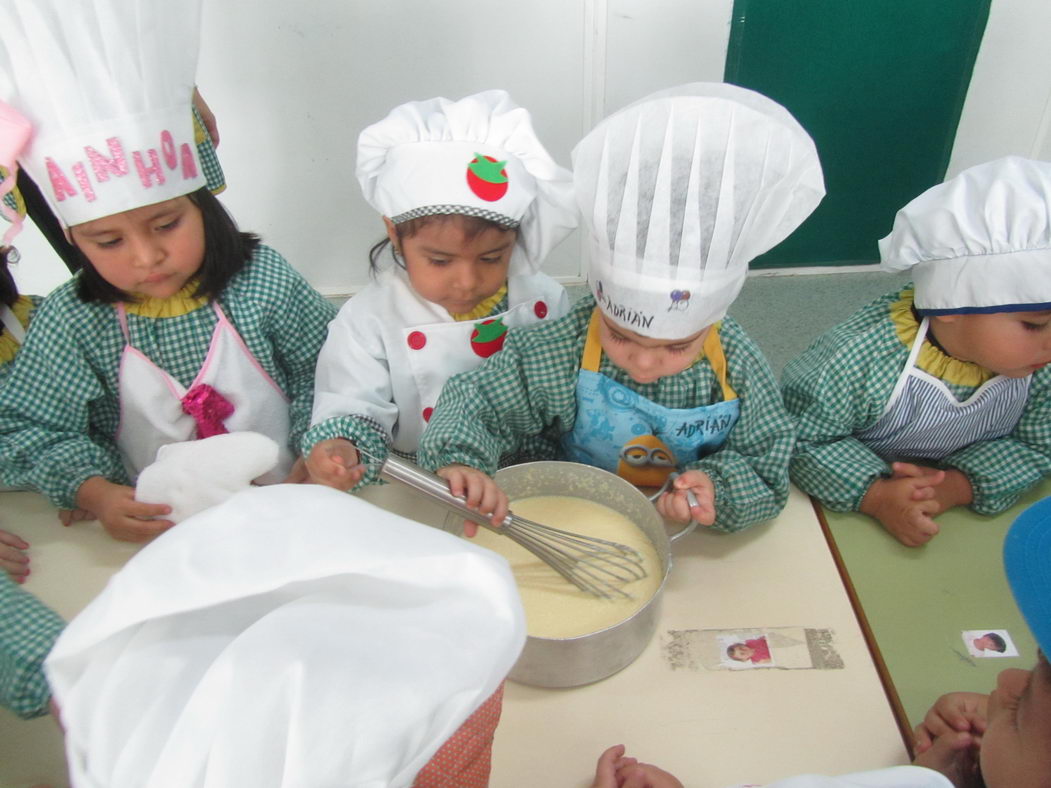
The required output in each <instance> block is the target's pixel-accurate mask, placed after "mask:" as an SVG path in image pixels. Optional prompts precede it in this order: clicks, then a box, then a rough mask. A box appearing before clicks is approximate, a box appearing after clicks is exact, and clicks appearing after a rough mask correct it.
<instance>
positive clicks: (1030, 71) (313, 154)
mask: <svg viewBox="0 0 1051 788" xmlns="http://www.w3.org/2000/svg"><path fill="white" fill-rule="evenodd" d="M732 6H733V2H732V0H308V1H306V2H287V0H205V2H204V30H203V35H202V44H201V59H200V67H199V69H198V75H199V78H198V81H199V84H200V85H201V89H202V92H203V93H204V95H205V97H206V98H207V100H208V101H209V103H210V104H211V106H212V108H213V110H215V113H216V115H217V116H218V118H219V126H220V132H221V135H222V142H221V145H220V148H219V153H220V157H221V159H222V162H223V166H224V169H225V171H226V175H227V181H228V183H229V184H230V185H229V188H228V190H227V192H226V194H225V195H224V196H223V200H224V202H225V203H226V204H227V206H228V207H229V208H230V210H231V211H232V213H233V214H234V216H235V217H236V218H237V220H238V222H239V223H240V224H241V226H242V227H244V228H245V229H251V230H254V231H256V232H259V233H260V234H262V235H263V237H264V239H265V240H266V241H267V242H268V243H270V244H271V245H273V246H274V247H275V248H277V249H278V250H279V251H281V252H282V253H284V254H285V256H286V257H288V258H289V260H291V261H292V263H293V265H295V266H296V267H297V268H299V270H301V271H302V272H303V273H304V274H306V276H307V277H308V278H309V279H310V281H311V282H312V283H313V284H314V285H315V286H316V287H317V288H318V289H320V290H321V291H322V292H324V293H327V294H332V295H338V294H345V293H347V292H350V291H352V290H354V289H356V288H358V287H360V286H361V285H362V284H363V283H364V282H365V281H366V277H367V261H366V252H367V250H368V248H369V246H370V245H371V244H372V243H373V242H374V241H375V240H378V239H379V237H380V236H381V234H382V227H381V224H380V221H379V218H378V217H377V216H376V215H375V214H374V212H373V211H372V210H371V209H370V208H369V207H368V206H367V205H366V204H365V202H364V200H362V198H361V195H360V192H359V189H358V185H357V181H356V180H355V178H354V147H355V140H356V138H357V134H358V132H359V131H360V130H361V128H362V127H363V126H365V125H367V124H368V123H371V122H373V121H376V120H379V119H380V118H381V117H383V116H384V115H385V114H386V112H387V111H388V110H389V109H390V108H391V107H393V106H395V105H396V104H398V103H400V102H403V101H407V100H409V99H414V98H428V97H431V96H436V95H445V96H448V97H460V96H463V95H466V94H468V93H471V92H474V91H477V90H482V89H485V88H491V87H503V88H506V89H507V90H508V91H510V93H511V95H512V96H513V97H514V98H515V99H516V100H517V101H518V102H519V103H520V104H522V105H523V106H525V107H528V108H529V109H530V110H531V111H532V113H533V117H534V122H535V125H536V128H537V131H538V133H539V135H540V138H541V139H542V140H543V141H544V142H545V144H546V145H547V146H548V148H549V149H550V150H551V152H552V154H553V155H554V157H555V158H556V159H557V160H559V161H560V162H562V163H563V164H564V165H567V166H568V164H569V152H570V150H571V149H572V147H573V144H574V143H575V142H576V140H577V139H579V138H580V136H581V135H582V134H583V133H584V132H585V131H586V130H587V129H588V128H590V126H591V125H592V124H593V123H594V122H595V121H596V120H598V119H599V118H601V117H602V116H603V115H605V114H606V113H607V112H609V111H612V110H614V109H617V108H619V107H621V106H623V105H625V104H627V103H629V102H630V101H633V100H634V99H636V98H639V97H641V96H643V95H646V94H647V93H649V92H651V91H653V90H656V89H658V88H661V87H667V86H669V85H673V84H677V83H682V82H688V81H694V80H714V81H718V80H720V79H721V78H722V73H723V63H724V60H725V58H726V46H727V39H728V35H729V29H730V18H731V9H732ZM1049 40H1051V3H1048V2H1047V0H994V2H993V4H992V13H991V16H990V20H989V26H988V29H987V32H986V36H985V39H984V41H983V46H982V49H981V51H980V53H979V56H978V61H977V63H976V66H975V73H974V78H973V80H972V85H971V91H970V93H969V95H968V98H967V101H966V104H965V106H964V112H963V117H962V119H961V123H960V130H959V135H958V137H957V141H956V146H955V149H954V152H953V157H952V162H951V164H950V175H951V174H954V173H955V172H958V171H959V170H960V169H962V168H963V167H966V166H969V165H971V164H974V163H977V162H980V161H984V160H987V159H991V158H995V157H997V156H1002V155H1005V154H1007V153H1020V154H1024V155H1028V156H1037V157H1042V158H1046V159H1051V132H1049V128H1048V127H1049V125H1051V69H1049V68H1047V57H1046V55H1045V52H1046V48H1047V41H1049ZM30 224H31V223H27V226H28V225H30ZM18 246H19V248H20V249H21V250H22V252H23V258H24V262H23V263H22V264H21V266H20V267H19V269H17V270H16V276H17V277H18V280H19V283H20V286H21V287H22V289H23V290H24V291H26V292H36V293H45V292H47V291H48V290H50V289H51V287H53V286H54V285H55V284H57V283H58V282H60V281H61V280H62V279H63V278H64V276H65V269H64V268H63V267H62V266H61V264H60V263H59V262H58V261H57V259H56V258H54V255H53V254H52V253H51V252H50V249H49V248H48V247H47V244H46V242H44V241H43V239H41V238H40V237H39V236H38V235H36V233H35V230H33V228H31V227H29V229H28V230H27V231H26V232H24V233H23V235H22V236H20V237H19V240H18ZM547 270H548V271H549V272H551V273H552V274H554V275H556V276H558V277H559V278H561V279H564V280H573V279H575V278H577V277H578V275H579V244H578V242H577V241H576V239H575V238H571V239H570V240H569V241H567V242H566V243H564V244H563V245H562V246H561V247H560V248H559V249H558V250H556V252H555V254H554V255H553V257H552V259H551V260H550V261H549V264H548V266H547Z"/></svg>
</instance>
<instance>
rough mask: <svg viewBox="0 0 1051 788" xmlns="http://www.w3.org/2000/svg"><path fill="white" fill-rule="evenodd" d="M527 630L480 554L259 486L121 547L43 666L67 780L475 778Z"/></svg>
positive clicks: (117, 786) (506, 571)
mask: <svg viewBox="0 0 1051 788" xmlns="http://www.w3.org/2000/svg"><path fill="white" fill-rule="evenodd" d="M159 578H163V582H158V579H159ZM524 642H525V617H524V612H523V610H522V604H521V601H520V599H519V597H518V592H517V589H516V587H515V584H514V578H513V577H512V575H511V571H510V567H509V566H508V565H507V562H506V561H505V560H504V559H502V558H501V557H499V556H497V555H496V554H495V553H492V552H490V551H488V550H484V549H481V548H478V547H475V546H474V545H471V544H468V543H465V542H464V541H463V540H461V539H458V538H456V537H454V536H451V535H449V534H446V533H443V532H442V531H440V530H438V529H434V528H429V527H427V526H423V525H420V524H419V523H414V522H412V521H410V520H406V519H404V518H402V517H399V516H397V515H394V514H391V513H389V512H385V511H383V510H382V509H379V508H377V507H375V506H373V505H371V504H369V503H366V502H365V501H362V500H360V499H358V498H356V497H353V496H348V495H344V494H342V493H339V492H336V491H334V490H330V489H326V488H324V487H321V486H318V485H272V486H268V487H256V488H253V489H251V490H247V491H244V492H241V493H238V494H237V495H236V496H234V497H233V498H231V499H229V500H228V501H226V502H224V503H222V504H220V505H218V506H216V507H213V508H211V509H208V510H207V511H205V512H202V513H200V514H198V515H196V516H194V517H191V518H190V519H188V520H186V521H184V522H183V523H181V524H180V526H179V527H178V528H175V529H172V530H170V531H169V532H167V533H165V534H164V535H163V536H161V537H160V538H159V539H157V540H156V541H154V542H153V543H151V544H149V545H147V546H146V547H145V548H144V549H143V550H141V551H140V552H139V553H137V554H136V555H135V556H134V557H132V559H131V560H130V561H129V562H128V563H127V564H126V565H125V566H124V568H123V569H121V570H120V571H119V572H118V573H117V574H116V575H114V576H113V578H112V579H111V580H110V582H109V584H108V585H107V586H106V588H105V590H104V591H103V592H102V594H100V595H99V597H98V598H96V599H95V600H94V601H92V602H91V604H90V605H88V607H87V608H85V610H84V611H83V612H82V613H80V614H79V615H78V616H77V617H76V618H74V619H73V621H72V622H71V623H70V624H69V626H68V627H67V628H66V630H65V632H64V633H63V635H62V636H61V637H60V638H59V640H58V642H57V643H56V644H55V647H54V649H53V650H52V652H51V654H50V656H49V657H48V659H47V663H46V670H47V675H48V680H49V681H50V683H51V686H52V689H53V692H54V699H55V703H56V705H57V706H58V708H59V712H60V716H61V721H62V725H63V727H64V728H65V731H66V739H65V744H66V754H67V761H68V764H69V768H70V778H71V782H72V785H73V788H89V787H90V788H96V787H97V788H102V787H103V786H104V787H105V788H122V786H135V787H136V788H161V786H172V787H173V788H175V787H176V786H177V788H193V787H194V786H206V785H207V786H242V785H243V786H252V788H268V787H269V786H274V787H275V788H276V787H277V786H336V785H339V786H369V787H370V788H371V787H372V786H376V787H377V788H379V786H383V787H384V788H399V787H407V786H409V785H413V784H415V785H417V786H420V787H421V788H431V786H435V787H436V786H446V787H451V786H456V787H457V788H476V787H477V788H481V786H484V785H486V784H487V780H488V772H489V749H490V746H491V742H492V735H493V731H494V729H495V727H496V722H497V719H498V718H499V710H500V697H501V696H500V692H501V688H502V684H503V680H504V677H505V676H506V675H507V673H508V671H509V670H510V668H511V666H512V665H513V664H514V662H515V660H516V659H517V657H518V654H519V652H520V651H521V648H522V646H523V644H524ZM469 718H470V719H469ZM465 720H469V721H468V723H467V724H466V725H463V724H464V722H465ZM439 748H441V750H439ZM436 753H437V754H438V756H439V757H437V758H434V759H433V760H431V759H432V756H435V754H436ZM428 761H430V763H428Z"/></svg>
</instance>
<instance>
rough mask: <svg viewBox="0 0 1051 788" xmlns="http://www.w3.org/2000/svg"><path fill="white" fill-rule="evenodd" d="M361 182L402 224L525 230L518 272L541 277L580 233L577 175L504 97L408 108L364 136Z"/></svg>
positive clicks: (516, 257) (499, 93)
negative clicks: (460, 218)
mask: <svg viewBox="0 0 1051 788" xmlns="http://www.w3.org/2000/svg"><path fill="white" fill-rule="evenodd" d="M357 176H358V181H360V183H361V189H362V191H363V193H364V195H365V199H366V200H367V201H368V203H369V205H371V206H372V207H373V208H375V209H376V210H377V211H379V212H380V213H381V214H383V215H384V216H386V217H388V218H389V219H390V220H391V221H393V222H394V223H395V224H398V223H400V222H403V221H407V220H409V219H413V218H417V217H421V216H432V215H435V214H465V215H467V216H478V217H481V218H484V219H488V220H490V221H493V222H495V223H497V224H499V225H501V226H503V227H508V228H517V229H518V242H517V244H516V245H515V250H514V254H513V256H512V258H511V267H512V270H513V271H514V272H515V273H519V274H521V273H528V272H531V271H536V270H538V269H539V268H540V264H541V263H542V262H543V260H544V258H545V257H546V256H547V254H548V252H550V251H551V250H552V249H553V248H554V247H555V246H556V245H557V244H558V243H559V242H560V241H562V240H563V239H564V238H565V237H566V236H567V235H569V233H570V232H572V230H573V228H574V227H576V225H577V210H576V205H575V203H574V201H573V176H572V175H571V174H570V172H569V170H566V169H565V168H563V167H560V166H559V165H558V164H557V163H556V162H555V160H554V159H552V158H551V156H550V155H549V154H548V152H547V150H545V149H544V146H543V145H542V144H541V143H540V140H539V139H537V136H536V133H535V132H534V131H533V124H532V121H531V119H530V117H529V112H528V111H526V110H525V109H523V108H522V107H519V106H518V105H517V104H515V103H514V101H513V100H512V99H511V97H510V96H509V95H508V94H507V93H506V92H505V91H503V90H487V91H484V92H482V93H476V94H474V95H473V96H467V97H466V98H463V99H460V100H459V101H450V100H449V99H445V98H433V99H428V100H426V101H410V102H408V103H407V104H402V105H401V106H399V107H395V108H394V109H393V110H391V112H390V114H389V115H387V117H386V118H384V119H383V120H381V121H380V122H379V123H374V124H372V125H371V126H369V127H368V128H366V129H365V130H364V131H363V132H361V135H360V136H359V137H358V164H357Z"/></svg>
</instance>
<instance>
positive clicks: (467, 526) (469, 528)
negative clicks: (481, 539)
mask: <svg viewBox="0 0 1051 788" xmlns="http://www.w3.org/2000/svg"><path fill="white" fill-rule="evenodd" d="M463 535H464V536H466V537H467V538H468V539H474V537H475V536H477V535H478V523H476V522H474V521H473V520H464V521H463Z"/></svg>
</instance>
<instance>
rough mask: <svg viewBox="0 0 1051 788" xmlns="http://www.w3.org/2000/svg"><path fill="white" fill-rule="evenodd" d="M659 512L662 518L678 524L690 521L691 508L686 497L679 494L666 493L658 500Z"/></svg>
mask: <svg viewBox="0 0 1051 788" xmlns="http://www.w3.org/2000/svg"><path fill="white" fill-rule="evenodd" d="M657 512H658V513H659V514H660V515H661V516H662V517H667V518H668V519H669V520H674V521H675V522H678V523H686V522H689V521H690V508H689V506H688V505H687V503H686V497H685V496H684V495H681V494H680V493H679V492H666V493H664V494H663V495H662V496H661V497H660V498H658V499H657Z"/></svg>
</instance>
